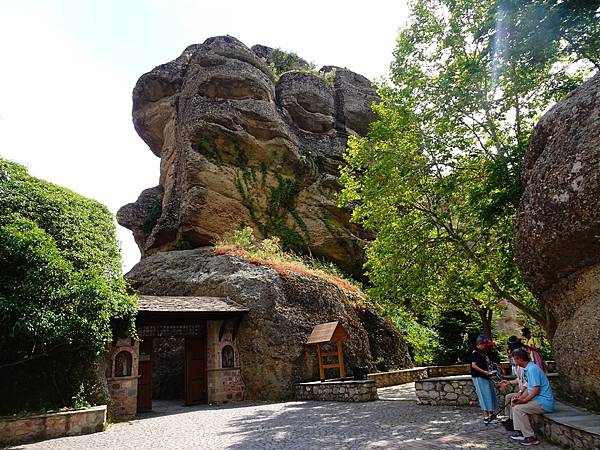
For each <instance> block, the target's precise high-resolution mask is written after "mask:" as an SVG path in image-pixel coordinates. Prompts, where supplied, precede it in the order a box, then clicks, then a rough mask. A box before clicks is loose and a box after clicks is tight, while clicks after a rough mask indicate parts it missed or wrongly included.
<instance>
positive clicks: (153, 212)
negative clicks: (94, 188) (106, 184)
mask: <svg viewBox="0 0 600 450" xmlns="http://www.w3.org/2000/svg"><path fill="white" fill-rule="evenodd" d="M272 55H273V49H270V48H268V47H264V46H254V47H253V48H252V49H250V48H248V47H246V46H245V45H244V44H242V43H241V42H240V41H238V40H237V39H235V38H233V37H230V36H221V37H214V38H210V39H208V40H206V41H205V42H204V43H203V44H199V45H192V46H190V47H188V48H187V49H185V51H184V52H183V53H182V55H181V56H180V57H178V58H177V59H175V60H173V61H171V62H169V63H167V64H163V65H161V66H158V67H156V68H155V69H153V70H152V71H150V72H149V73H147V74H145V75H143V76H142V77H141V78H140V79H139V81H138V83H137V85H136V86H135V89H134V92H133V122H134V125H135V128H136V130H137V132H138V134H139V135H140V136H141V137H142V139H144V141H145V142H146V143H147V144H148V146H149V147H150V149H151V150H152V152H154V154H156V155H157V156H158V157H160V159H161V169H160V181H159V185H158V186H157V187H154V188H150V189H148V190H146V191H144V192H142V194H141V195H140V197H139V199H138V200H137V201H136V202H135V203H131V204H128V205H125V206H124V207H122V208H121V210H120V211H119V213H118V215H117V219H118V222H119V223H120V224H121V225H123V226H125V227H127V228H129V229H131V230H132V231H133V233H134V236H135V239H136V242H137V243H138V246H139V247H140V250H141V252H142V255H143V256H147V255H151V254H153V253H156V252H158V251H164V250H169V249H184V248H195V247H199V246H203V245H209V244H211V243H214V242H215V241H216V240H218V239H219V238H220V237H221V236H223V234H224V233H225V232H227V231H231V230H235V229H239V228H240V227H241V226H244V225H248V226H251V227H252V228H253V229H254V230H255V233H256V235H257V237H259V238H262V237H265V236H279V237H280V238H281V239H282V241H283V244H284V245H285V246H286V247H287V248H290V249H293V250H295V251H298V252H303V253H308V252H310V253H311V254H312V255H314V256H317V257H321V258H325V259H327V260H329V261H332V262H334V263H335V264H337V265H338V266H339V267H341V268H343V269H344V270H346V271H348V272H350V273H353V274H355V275H360V273H361V267H362V263H363V243H364V241H365V239H368V238H369V236H368V235H366V234H365V232H364V231H363V230H362V229H361V228H360V227H358V226H356V225H354V224H351V223H349V216H350V213H349V211H348V210H345V209H340V208H338V207H337V206H336V203H335V200H334V195H335V193H336V192H337V191H338V190H339V189H340V185H339V181H338V167H339V165H340V163H341V161H342V154H343V151H344V149H345V146H346V141H347V138H348V136H349V135H351V134H356V135H362V134H364V133H365V132H366V131H367V128H368V125H369V123H370V122H371V121H372V120H373V119H374V114H373V113H372V111H371V104H372V103H373V102H374V101H376V100H377V95H376V93H375V91H374V89H373V87H372V86H371V83H370V82H369V80H367V79H366V78H364V77H363V76H361V75H358V74H356V73H354V72H351V71H349V70H346V69H342V68H335V67H324V68H323V69H321V71H320V72H310V71H306V70H299V71H289V72H286V73H283V74H282V75H281V77H278V79H276V78H275V76H274V74H273V72H272V71H271V70H270V68H269V63H272V61H271V60H270V58H271V57H272ZM307 66H308V63H306V61H304V60H302V59H297V60H296V61H295V66H292V68H299V69H305V68H306V67H307Z"/></svg>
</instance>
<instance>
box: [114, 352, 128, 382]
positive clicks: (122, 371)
mask: <svg viewBox="0 0 600 450" xmlns="http://www.w3.org/2000/svg"><path fill="white" fill-rule="evenodd" d="M131 369H132V357H131V352H129V351H126V350H122V351H120V352H119V353H117V355H116V356H115V371H114V374H115V375H114V376H115V377H130V376H131Z"/></svg>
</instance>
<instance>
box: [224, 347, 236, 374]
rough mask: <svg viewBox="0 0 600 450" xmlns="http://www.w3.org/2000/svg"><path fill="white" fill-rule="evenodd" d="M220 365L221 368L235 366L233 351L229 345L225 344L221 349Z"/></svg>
mask: <svg viewBox="0 0 600 450" xmlns="http://www.w3.org/2000/svg"><path fill="white" fill-rule="evenodd" d="M221 367H222V368H223V369H231V368H233V367H235V353H234V351H233V347H232V346H231V345H226V346H225V347H223V349H222V350H221Z"/></svg>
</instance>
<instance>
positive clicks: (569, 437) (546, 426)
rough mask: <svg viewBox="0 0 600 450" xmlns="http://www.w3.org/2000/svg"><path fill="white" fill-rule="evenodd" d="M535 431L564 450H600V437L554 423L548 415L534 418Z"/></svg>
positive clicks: (538, 415) (539, 415)
mask: <svg viewBox="0 0 600 450" xmlns="http://www.w3.org/2000/svg"><path fill="white" fill-rule="evenodd" d="M532 426H533V429H534V430H535V431H536V432H537V433H539V434H541V435H542V436H544V437H545V438H546V439H547V440H549V441H550V442H552V443H554V444H558V445H560V446H562V447H564V448H578V449H591V450H598V449H600V435H599V434H598V433H596V434H592V433H589V432H586V431H582V430H578V429H577V428H573V427H569V426H566V425H564V424H562V423H559V422H557V421H554V420H553V419H552V418H550V417H547V416H546V415H542V414H536V415H534V416H532Z"/></svg>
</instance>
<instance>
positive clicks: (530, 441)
mask: <svg viewBox="0 0 600 450" xmlns="http://www.w3.org/2000/svg"><path fill="white" fill-rule="evenodd" d="M539 443H540V441H538V440H537V438H536V437H535V436H529V437H526V438H525V439H523V440H522V441H521V442H519V444H521V445H527V446H530V445H538V444H539Z"/></svg>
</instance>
